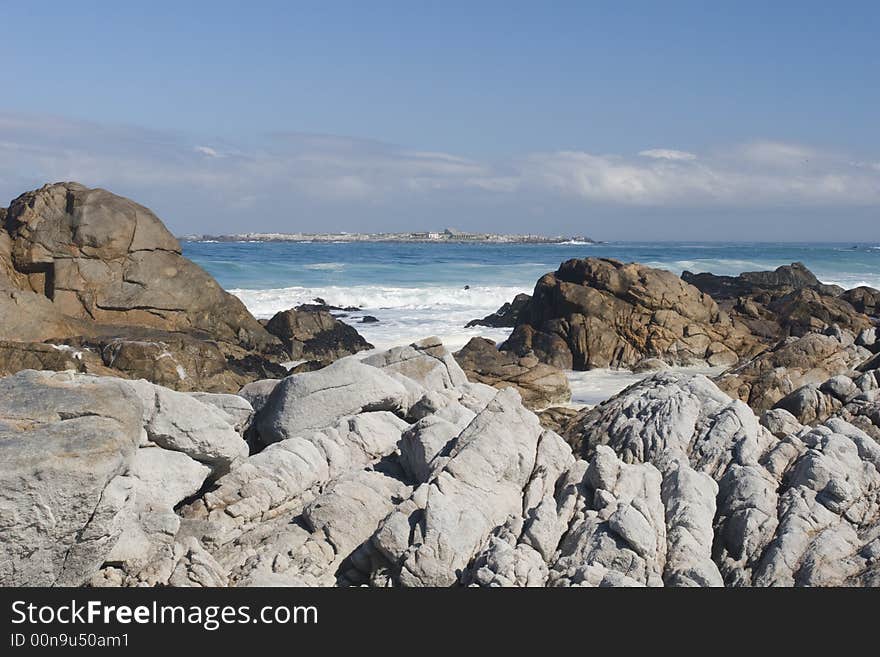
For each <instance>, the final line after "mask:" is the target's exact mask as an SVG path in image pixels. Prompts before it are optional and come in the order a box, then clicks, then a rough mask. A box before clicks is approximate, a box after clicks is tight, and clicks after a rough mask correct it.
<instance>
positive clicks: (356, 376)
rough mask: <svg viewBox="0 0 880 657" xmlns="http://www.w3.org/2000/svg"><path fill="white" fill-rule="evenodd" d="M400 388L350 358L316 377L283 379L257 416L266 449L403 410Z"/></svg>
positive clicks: (403, 393) (309, 374)
mask: <svg viewBox="0 0 880 657" xmlns="http://www.w3.org/2000/svg"><path fill="white" fill-rule="evenodd" d="M406 398H407V391H406V389H405V388H404V386H403V385H402V384H401V383H399V382H398V381H396V380H395V379H393V378H391V377H390V376H388V375H387V374H385V373H384V372H383V371H382V370H380V369H378V368H376V367H371V366H369V365H365V364H364V363H362V362H360V361H358V360H356V359H353V358H351V357H349V358H343V359H342V360H338V361H336V362H335V363H333V364H332V365H330V366H328V367H325V368H324V369H322V370H318V371H317V372H307V373H304V374H294V375H292V376H289V377H287V378H286V379H283V380H282V381H281V382H280V383H279V384H278V385H277V386H276V387H275V388H274V389H273V390H272V392H271V393H270V395H269V397H268V399H267V400H266V402H265V405H264V406H263V408H262V409H260V411H259V412H258V413H257V421H256V424H257V429H258V431H259V433H260V438H261V439H262V440H263V441H264V442H265V443H266V444H269V443H274V442H278V441H279V440H285V439H287V438H294V437H296V436H299V435H302V434H304V433H307V432H310V431H317V430H320V429H323V428H325V427H328V426H331V425H332V424H333V423H334V422H335V421H336V420H337V419H338V418H341V417H344V416H346V415H355V414H357V413H363V412H368V411H391V412H398V413H403V412H405V410H406V403H405V400H406Z"/></svg>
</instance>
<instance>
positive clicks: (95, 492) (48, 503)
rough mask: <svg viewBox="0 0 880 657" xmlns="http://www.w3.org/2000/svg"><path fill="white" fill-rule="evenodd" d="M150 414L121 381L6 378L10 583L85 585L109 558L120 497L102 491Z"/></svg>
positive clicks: (1, 388) (1, 505)
mask: <svg viewBox="0 0 880 657" xmlns="http://www.w3.org/2000/svg"><path fill="white" fill-rule="evenodd" d="M140 416H141V409H140V403H139V401H138V399H137V397H135V395H134V392H133V391H132V390H131V389H129V388H128V387H126V386H125V385H124V384H122V383H119V382H116V381H112V380H111V381H101V380H99V381H96V382H95V383H93V384H90V385H75V384H73V380H72V379H71V378H70V377H69V376H67V375H63V374H59V375H55V376H46V375H43V374H42V373H40V372H33V371H24V372H21V373H20V374H17V375H15V376H12V377H8V378H5V379H2V380H0V458H2V462H3V468H2V472H0V518H2V520H0V525H2V527H3V531H2V539H0V541H2V544H3V554H4V559H3V560H2V562H0V584H2V585H4V586H52V585H62V586H78V585H81V584H83V583H84V582H85V581H86V580H87V579H88V578H89V577H90V576H91V574H92V573H93V572H95V571H96V570H97V569H98V568H99V567H100V565H101V564H102V563H103V562H104V560H105V559H106V557H107V555H108V554H109V553H110V550H111V549H112V547H113V545H114V543H115V542H116V539H117V538H118V534H117V531H116V529H115V528H114V525H113V520H114V517H115V515H116V513H118V508H114V506H113V505H114V504H116V503H118V501H117V500H113V504H110V503H107V504H103V505H102V504H101V501H102V499H103V496H104V491H105V490H106V489H107V488H108V486H110V485H111V483H112V482H113V481H114V480H115V479H116V478H117V477H119V476H121V475H123V474H124V473H125V471H126V468H127V466H128V464H129V463H130V462H131V460H132V459H133V457H134V454H135V452H136V451H137V447H138V444H139V442H140V433H141V417H140Z"/></svg>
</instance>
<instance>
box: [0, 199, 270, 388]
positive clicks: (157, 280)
mask: <svg viewBox="0 0 880 657" xmlns="http://www.w3.org/2000/svg"><path fill="white" fill-rule="evenodd" d="M0 340H3V341H5V344H6V348H5V350H4V353H3V354H0V356H2V358H0V367H2V370H0V371H2V372H4V373H11V372H13V371H18V370H19V369H22V368H25V369H26V368H28V367H32V366H35V361H37V362H38V363H39V365H38V366H39V367H41V368H43V369H57V370H60V369H67V368H69V366H70V365H74V367H73V369H76V370H78V371H82V372H92V373H96V374H115V375H117V376H122V377H126V378H147V379H149V380H151V381H153V382H156V383H160V384H162V385H166V386H171V387H174V388H177V389H180V390H197V389H201V390H211V391H217V392H233V391H235V390H237V389H238V388H239V387H241V385H242V384H244V383H246V382H247V381H252V380H254V379H256V378H263V377H266V376H269V375H274V376H279V375H280V373H279V372H278V370H277V368H278V366H277V365H276V364H275V361H277V360H278V359H279V357H280V356H281V355H282V353H283V349H282V347H281V344H280V342H279V341H278V339H277V338H275V337H274V336H272V335H270V334H269V333H268V332H266V330H265V329H264V328H263V327H262V326H261V325H260V323H259V322H257V320H255V319H254V318H253V317H252V316H251V315H250V313H248V312H247V310H246V309H245V307H244V306H243V305H242V303H241V302H240V301H239V300H238V299H237V298H235V297H233V296H232V295H230V294H227V293H226V292H224V291H223V289H222V288H221V287H220V286H219V285H218V284H217V283H216V281H214V279H213V278H211V277H210V276H209V275H208V274H207V273H206V272H204V271H203V270H202V269H201V268H200V267H198V266H196V265H195V264H193V263H192V262H190V261H189V260H187V259H186V258H184V257H183V255H182V254H181V251H180V246H179V244H178V243H177V241H176V240H175V239H174V237H173V236H172V235H171V234H170V233H169V232H168V231H167V230H166V229H165V227H164V226H163V225H162V223H161V221H159V219H158V218H157V217H156V216H155V215H154V214H153V213H152V212H150V211H149V210H148V209H146V208H144V207H143V206H140V205H138V204H136V203H134V202H133V201H130V200H128V199H125V198H122V197H119V196H116V195H114V194H111V193H110V192H107V191H105V190H101V189H88V188H86V187H83V186H82V185H79V184H77V183H57V184H53V185H46V186H44V187H42V188H40V189H39V190H36V191H32V192H27V193H26V194H23V195H21V196H19V197H18V198H17V199H15V200H14V201H13V202H12V204H11V205H10V207H9V209H8V211H7V212H6V221H5V222H4V223H3V224H2V228H0ZM13 343H20V344H19V345H15V346H11V345H12V344H13ZM36 343H48V344H57V345H61V344H66V345H69V346H70V347H72V348H74V349H76V350H78V351H80V352H82V353H83V354H85V353H86V351H90V352H94V353H95V354H99V355H100V358H101V360H102V361H103V366H104V367H100V366H98V363H97V360H96V359H95V358H93V357H92V356H90V355H89V356H85V355H84V356H83V358H84V359H85V360H82V359H80V362H78V363H71V362H69V360H68V361H65V359H59V358H52V357H49V356H47V355H46V354H47V353H48V352H45V351H44V350H43V351H42V352H41V350H42V348H41V347H39V346H35V345H36ZM16 352H17V353H16ZM104 368H109V371H108V370H107V369H104Z"/></svg>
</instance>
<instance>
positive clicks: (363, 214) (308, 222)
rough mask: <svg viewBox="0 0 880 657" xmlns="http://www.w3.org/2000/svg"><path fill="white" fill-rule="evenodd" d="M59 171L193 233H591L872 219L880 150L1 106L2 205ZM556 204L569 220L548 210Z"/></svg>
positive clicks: (879, 200) (878, 195)
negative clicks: (493, 141) (483, 152)
mask: <svg viewBox="0 0 880 657" xmlns="http://www.w3.org/2000/svg"><path fill="white" fill-rule="evenodd" d="M56 180H77V181H79V182H82V183H84V184H87V185H92V186H102V187H106V188H109V189H111V190H113V191H118V192H119V193H123V194H126V195H129V196H132V197H134V198H136V199H137V200H138V201H141V202H143V203H145V204H147V205H150V206H151V207H153V208H154V209H155V210H157V212H159V213H160V216H162V217H163V218H164V219H166V221H168V223H169V224H170V225H171V226H172V228H173V229H174V230H175V231H177V232H179V233H180V232H230V231H242V230H315V231H317V230H330V229H349V230H350V229H361V230H380V229H396V228H400V227H402V226H401V224H403V225H405V226H409V227H411V228H414V229H415V228H420V227H422V228H424V227H438V226H439V225H441V224H438V223H437V222H438V221H439V220H441V219H442V220H443V222H442V225H446V224H452V225H461V223H462V220H465V223H466V224H467V222H468V221H475V222H476V224H477V225H478V227H479V228H480V229H494V230H498V231H512V230H523V229H529V228H530V229H531V230H532V231H534V232H544V231H543V230H542V228H546V227H547V226H552V227H553V228H556V229H557V230H558V229H560V228H569V226H570V232H584V230H583V229H584V228H585V226H584V221H585V220H584V217H588V218H590V219H589V220H588V224H589V222H590V221H592V222H593V223H595V222H596V221H597V220H598V218H601V217H605V216H608V215H609V214H610V215H613V216H618V217H619V216H623V217H628V218H631V219H632V221H630V222H628V223H627V222H624V223H625V224H627V225H629V226H631V227H635V230H636V231H639V227H638V226H639V217H643V218H644V217H648V219H643V220H644V221H649V220H650V217H652V216H669V215H671V214H675V213H684V214H691V215H693V214H694V213H701V215H702V216H704V217H711V216H713V214H714V213H719V214H721V215H724V216H730V215H731V214H735V213H737V212H742V213H745V214H749V213H751V214H755V213H758V214H760V213H767V212H769V211H771V210H778V209H780V208H782V209H784V210H785V212H787V213H797V212H801V211H803V212H807V213H808V214H816V213H817V211H821V212H824V213H825V214H827V215H828V216H840V215H841V214H843V215H846V214H848V213H851V214H854V215H858V216H860V217H864V216H865V215H866V214H867V215H871V214H873V216H877V212H876V210H877V209H878V208H880V161H860V160H858V159H856V158H852V157H848V156H847V155H846V154H841V153H832V152H827V151H822V150H819V149H816V148H812V147H810V146H808V145H803V144H789V143H781V142H774V141H761V140H756V141H752V142H749V143H745V144H738V145H734V146H731V147H728V148H719V149H717V150H714V151H712V152H706V153H692V152H687V151H683V150H677V149H675V148H671V147H653V146H652V147H651V148H646V149H644V150H642V151H640V152H637V153H632V154H626V153H616V154H615V153H612V154H600V153H590V152H585V151H578V150H570V151H555V152H543V153H529V154H524V155H521V156H516V157H509V158H506V159H504V160H502V161H488V160H487V161H478V160H474V159H471V158H467V157H462V156H459V155H456V154H452V153H443V152H428V151H419V150H411V149H406V148H402V147H398V146H395V145H391V144H385V143H382V142H377V141H371V140H368V139H357V138H348V137H340V136H334V135H310V134H301V133H295V132H291V133H280V134H272V135H266V136H263V137H260V138H259V139H255V140H254V141H253V142H252V143H249V144H232V143H229V142H227V141H225V140H221V139H214V140H208V139H205V138H204V137H201V138H198V139H196V138H192V137H189V136H187V135H180V134H173V133H167V132H159V131H153V130H147V129H141V128H136V127H130V126H113V125H103V124H96V123H88V122H84V121H73V120H68V119H63V118H56V117H31V116H18V115H9V114H0V199H2V201H0V203H2V202H5V201H6V200H8V199H11V198H12V197H13V196H15V195H16V194H18V193H20V192H22V191H25V190H27V189H31V188H33V187H35V186H39V185H41V184H43V183H45V182H47V181H56ZM548 212H549V213H552V214H553V216H554V222H550V223H548V224H545V225H544V226H535V225H534V224H533V222H534V217H535V216H536V215H541V216H546V215H547V214H548ZM456 215H458V216H456ZM364 222H369V225H366V224H365V223H364ZM599 223H600V224H601V221H599ZM465 227H469V226H467V225H466V226H465ZM586 227H587V228H588V227H589V225H587V226H586ZM593 230H594V232H595V228H594V229H593ZM587 232H589V231H587ZM613 232H614V231H612V233H613ZM649 232H650V231H649ZM641 234H643V232H640V233H639V234H636V235H633V236H632V237H633V238H638V237H639V235H641ZM599 236H600V237H602V236H603V235H601V234H600V235H599ZM610 237H615V238H625V237H626V235H618V234H612V235H610ZM668 237H669V239H676V238H678V237H685V236H677V235H669V236H668ZM700 237H701V238H703V239H708V238H711V237H712V235H711V234H707V235H701V236H700ZM746 237H749V238H753V239H757V238H758V237H759V236H757V235H755V236H744V238H746ZM833 237H834V234H833V232H832V233H829V239H832V238H833ZM877 238H878V237H877V236H874V237H871V236H867V235H866V236H865V239H866V240H870V239H877Z"/></svg>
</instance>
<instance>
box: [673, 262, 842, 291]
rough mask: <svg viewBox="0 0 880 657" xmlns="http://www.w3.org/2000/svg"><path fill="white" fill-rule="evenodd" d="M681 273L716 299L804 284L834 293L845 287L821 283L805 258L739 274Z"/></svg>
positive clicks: (800, 286)
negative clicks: (775, 266) (806, 263)
mask: <svg viewBox="0 0 880 657" xmlns="http://www.w3.org/2000/svg"><path fill="white" fill-rule="evenodd" d="M681 277H682V279H683V280H685V281H687V282H688V283H690V284H691V285H693V286H694V287H696V288H698V289H699V290H700V291H701V292H705V293H706V294H708V295H709V296H711V297H712V298H713V299H715V300H716V301H720V300H722V299H736V298H739V297H757V296H759V295H767V296H768V297H770V298H773V297H779V296H784V295H786V294H789V293H790V292H792V291H794V290H801V289H804V288H810V289H815V290H819V291H821V292H822V293H823V294H827V295H833V296H837V295H839V294H840V293H841V292H843V288H841V287H838V286H836V285H824V284H822V283H821V282H820V281H819V279H818V278H816V275H815V274H813V272H811V271H810V270H809V269H807V267H806V265H804V263H802V262H793V263H792V264H790V265H782V266H781V267H777V268H776V269H775V270H774V271H751V272H743V273H742V274H740V275H738V276H717V275H715V274H711V273H709V272H701V273H698V274H695V273H692V272H689V271H684V272H682V274H681Z"/></svg>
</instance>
